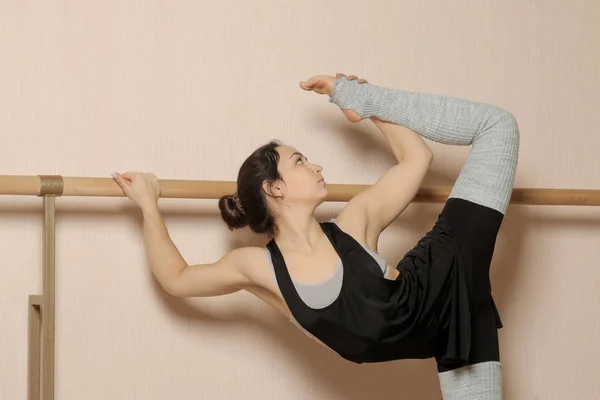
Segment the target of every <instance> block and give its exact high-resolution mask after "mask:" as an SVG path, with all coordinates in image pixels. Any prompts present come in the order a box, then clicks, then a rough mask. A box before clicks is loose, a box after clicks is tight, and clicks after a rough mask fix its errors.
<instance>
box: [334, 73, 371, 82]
mask: <svg viewBox="0 0 600 400" xmlns="http://www.w3.org/2000/svg"><path fill="white" fill-rule="evenodd" d="M342 76H343V77H344V78H346V79H348V80H349V81H354V80H358V83H369V82H368V81H367V80H366V79H359V78H358V76H356V75H350V76H346V74H342V73H337V74H335V78H336V79H337V78H340V77H342Z"/></svg>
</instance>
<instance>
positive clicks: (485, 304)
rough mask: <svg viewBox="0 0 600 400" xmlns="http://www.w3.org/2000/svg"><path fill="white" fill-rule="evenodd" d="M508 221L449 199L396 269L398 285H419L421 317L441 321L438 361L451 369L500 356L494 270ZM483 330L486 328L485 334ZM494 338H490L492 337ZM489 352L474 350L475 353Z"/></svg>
mask: <svg viewBox="0 0 600 400" xmlns="http://www.w3.org/2000/svg"><path fill="white" fill-rule="evenodd" d="M503 217H504V215H503V214H502V213H500V212H498V211H496V210H494V209H491V208H489V207H485V206H482V205H479V204H476V203H473V202H470V201H468V200H464V199H459V198H450V199H448V200H447V202H446V205H445V206H444V209H443V210H442V212H441V213H440V215H439V217H438V220H437V222H436V223H435V225H434V227H433V228H432V230H431V231H430V232H428V233H427V234H426V235H425V236H423V238H421V240H419V242H418V244H417V245H416V246H415V247H414V248H413V249H411V250H410V251H409V252H408V253H407V254H406V255H405V256H404V257H403V259H402V260H401V261H400V262H399V263H398V265H397V267H396V268H397V269H398V270H399V271H400V274H399V276H398V277H397V280H398V279H407V276H408V277H409V278H410V279H411V280H413V281H414V282H415V284H417V285H419V286H420V288H421V290H420V291H419V292H420V297H421V298H420V299H419V300H418V302H419V304H420V305H421V310H420V312H419V317H420V318H422V322H423V323H424V324H425V323H428V322H427V321H430V320H432V319H435V320H436V321H437V325H438V328H437V329H438V331H439V333H438V339H437V340H436V349H435V358H436V360H437V362H438V365H442V366H446V367H447V369H451V368H454V367H458V366H461V365H465V364H471V363H473V362H474V355H475V356H477V357H479V356H480V355H481V354H490V353H493V354H496V353H497V336H494V335H492V336H493V337H494V338H496V339H495V343H494V341H493V340H492V341H491V342H490V338H489V337H488V338H484V340H481V338H479V337H478V335H486V336H490V335H488V333H489V332H490V330H493V332H494V333H496V330H497V329H499V328H501V327H502V321H501V319H500V315H499V313H498V310H497V308H496V305H495V303H494V300H493V298H492V294H491V284H490V279H489V272H490V265H491V260H492V256H493V253H494V247H495V243H496V238H497V235H498V231H499V229H500V226H501V224H502V220H503ZM482 326H483V328H482ZM490 337H491V336H490ZM477 346H479V347H485V348H475V347H477Z"/></svg>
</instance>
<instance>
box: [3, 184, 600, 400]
mask: <svg viewBox="0 0 600 400" xmlns="http://www.w3.org/2000/svg"><path fill="white" fill-rule="evenodd" d="M159 184H160V198H179V199H218V198H220V197H221V196H224V195H228V194H233V193H234V192H235V191H236V190H237V184H236V182H231V181H207V180H171V179H159ZM369 186H371V185H352V184H328V185H327V189H328V192H329V193H328V195H327V197H326V199H325V200H326V201H339V202H346V201H349V200H350V199H352V198H353V197H354V196H356V195H357V194H358V193H360V192H362V191H363V190H365V189H367V188H369ZM451 190H452V187H451V186H422V187H421V188H420V189H419V191H418V192H417V194H416V196H415V197H414V199H413V200H412V201H413V202H423V203H443V202H445V201H446V200H447V199H448V196H449V195H450V192H451ZM0 195H16V196H28V195H29V196H38V197H42V198H43V215H44V235H43V241H44V250H43V251H44V261H43V263H44V265H43V289H42V290H43V294H41V295H30V296H29V302H28V315H29V322H28V324H29V328H28V340H29V342H28V375H27V382H28V399H29V400H39V399H40V395H42V394H43V397H42V398H43V399H44V400H54V358H55V354H54V350H55V340H54V335H55V327H54V323H55V270H56V268H55V267H56V265H55V252H56V244H55V232H56V230H55V228H56V226H55V211H56V202H55V199H56V197H61V196H88V197H125V194H124V193H123V190H122V189H121V187H120V186H119V185H118V184H117V183H116V182H115V181H114V180H113V179H112V178H88V177H63V176H61V175H33V176H30V175H0ZM510 203H511V204H529V205H553V206H557V205H566V206H600V190H591V189H535V188H515V189H513V193H512V197H511V200H510ZM42 355H43V357H42Z"/></svg>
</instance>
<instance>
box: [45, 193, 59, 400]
mask: <svg viewBox="0 0 600 400" xmlns="http://www.w3.org/2000/svg"><path fill="white" fill-rule="evenodd" d="M55 204H56V199H55V198H54V196H44V277H43V282H44V297H45V298H44V300H45V301H44V305H43V309H44V312H43V313H42V350H43V351H42V354H43V358H42V379H43V381H42V391H43V397H42V399H43V400H54V345H55V341H54V328H55V325H54V320H55V313H54V309H55V308H54V305H55V293H54V289H55V248H54V247H55V234H54V233H55V224H54V220H55V219H54V217H55Z"/></svg>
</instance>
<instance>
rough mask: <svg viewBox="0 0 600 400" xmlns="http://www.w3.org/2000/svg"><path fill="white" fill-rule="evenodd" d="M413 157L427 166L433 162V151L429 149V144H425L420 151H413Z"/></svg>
mask: <svg viewBox="0 0 600 400" xmlns="http://www.w3.org/2000/svg"><path fill="white" fill-rule="evenodd" d="M415 157H416V158H418V159H419V160H421V161H422V162H424V163H425V164H427V166H429V165H431V163H432V162H433V151H431V148H429V146H427V145H425V146H424V147H423V149H422V151H420V152H418V153H415Z"/></svg>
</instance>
